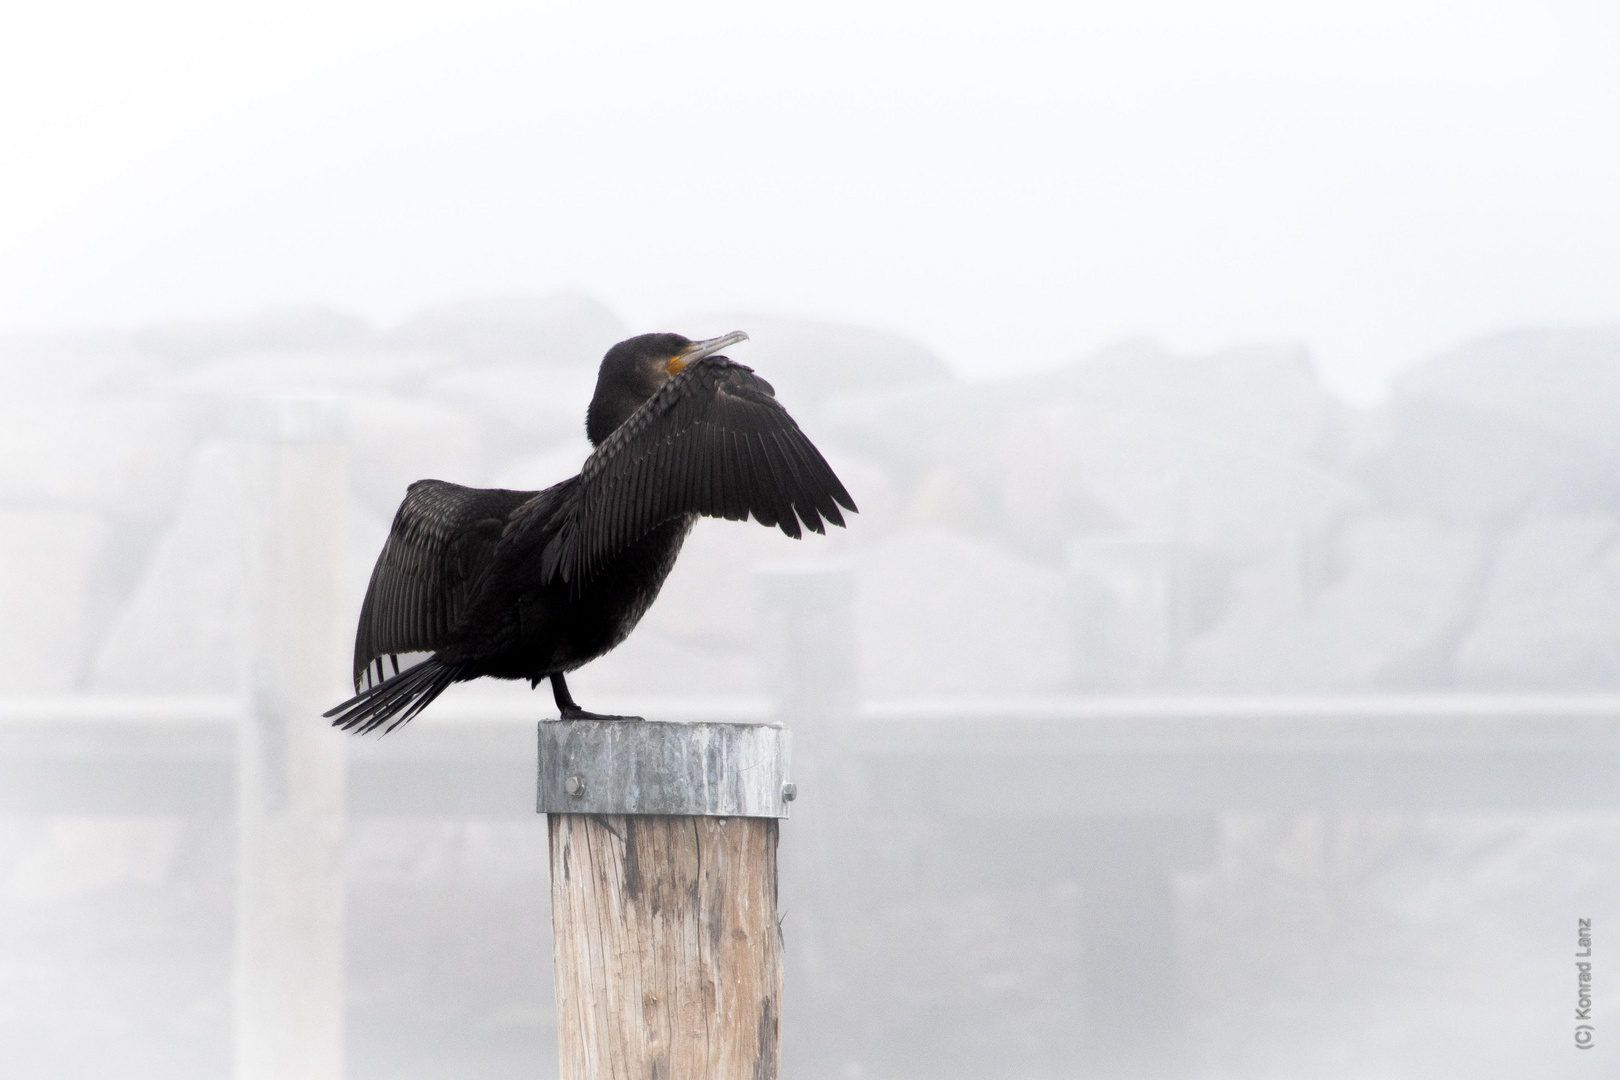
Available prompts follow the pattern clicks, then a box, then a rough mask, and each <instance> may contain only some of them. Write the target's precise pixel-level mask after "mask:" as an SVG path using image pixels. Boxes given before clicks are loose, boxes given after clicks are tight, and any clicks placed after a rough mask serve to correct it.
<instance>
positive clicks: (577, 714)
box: [562, 705, 647, 723]
mask: <svg viewBox="0 0 1620 1080" xmlns="http://www.w3.org/2000/svg"><path fill="white" fill-rule="evenodd" d="M562 719H564V720H639V721H641V722H642V723H646V719H647V718H646V717H644V716H609V715H606V714H604V713H593V712H590V711H588V710H585V709H582V708H580V707H579V706H578V705H575V706H572V707H564V708H563V710H562Z"/></svg>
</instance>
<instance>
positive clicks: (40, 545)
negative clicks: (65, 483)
mask: <svg viewBox="0 0 1620 1080" xmlns="http://www.w3.org/2000/svg"><path fill="white" fill-rule="evenodd" d="M112 541H113V537H112V533H111V530H110V529H109V528H108V526H107V521H106V519H105V518H103V517H102V516H100V515H98V514H93V513H88V512H85V511H75V510H50V509H3V508H0V612H3V613H4V615H3V617H0V693H5V694H48V693H61V692H63V691H68V690H77V689H79V688H80V686H81V682H82V680H83V677H84V668H85V661H86V652H87V651H88V647H89V643H90V641H91V637H92V634H93V631H94V628H95V619H94V617H93V616H94V611H95V601H96V596H95V592H96V587H97V585H98V584H99V580H100V578H101V576H102V570H103V567H102V563H103V560H105V558H106V556H107V548H108V546H109V545H110V544H111V543H112Z"/></svg>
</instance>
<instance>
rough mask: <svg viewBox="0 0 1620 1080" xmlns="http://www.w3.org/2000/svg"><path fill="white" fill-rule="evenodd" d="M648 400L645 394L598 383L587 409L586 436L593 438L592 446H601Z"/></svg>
mask: <svg viewBox="0 0 1620 1080" xmlns="http://www.w3.org/2000/svg"><path fill="white" fill-rule="evenodd" d="M646 400H647V398H646V396H645V395H639V394H635V393H632V392H630V391H627V390H625V389H623V388H620V387H604V386H601V385H598V386H597V388H596V394H595V395H594V396H593V397H592V398H591V405H590V408H588V409H586V410H585V437H586V438H587V439H589V440H591V445H592V446H601V445H602V442H603V440H605V439H606V438H607V437H608V436H609V435H611V434H613V432H614V431H616V430H617V429H618V427H619V425H620V424H622V423H624V422H625V421H626V420H628V419H630V417H631V415H632V414H634V413H635V411H636V410H637V409H639V408H641V406H642V404H643V403H644V402H645V401H646Z"/></svg>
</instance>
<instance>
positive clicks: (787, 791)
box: [782, 784, 799, 802]
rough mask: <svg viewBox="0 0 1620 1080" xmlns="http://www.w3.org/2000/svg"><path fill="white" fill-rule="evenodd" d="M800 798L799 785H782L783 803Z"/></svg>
mask: <svg viewBox="0 0 1620 1080" xmlns="http://www.w3.org/2000/svg"><path fill="white" fill-rule="evenodd" d="M798 797H799V785H798V784H783V785H782V801H783V802H792V801H793V800H794V799H797V798H798Z"/></svg>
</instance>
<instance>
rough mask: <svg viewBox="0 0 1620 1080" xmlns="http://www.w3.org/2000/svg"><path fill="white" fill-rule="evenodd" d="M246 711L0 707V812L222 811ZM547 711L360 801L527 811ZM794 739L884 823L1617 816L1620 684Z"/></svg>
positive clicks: (763, 704)
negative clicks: (974, 818)
mask: <svg viewBox="0 0 1620 1080" xmlns="http://www.w3.org/2000/svg"><path fill="white" fill-rule="evenodd" d="M616 704H622V707H624V708H626V709H629V710H632V711H636V712H639V713H641V714H642V715H646V716H652V717H655V718H658V719H664V720H693V719H708V720H734V721H759V720H763V719H766V718H768V717H769V716H771V714H772V706H771V703H770V702H769V701H767V700H765V699H762V698H716V699H695V698H694V699H648V700H642V701H635V700H626V701H623V702H622V703H616ZM246 708H247V706H246V704H245V703H244V702H242V701H238V700H236V699H231V698H221V697H123V696H120V697H112V696H94V695H70V696H61V697H42V698H12V699H0V813H4V814H7V815H13V816H41V815H47V816H48V815H98V814H124V815H152V814H229V813H232V812H233V810H234V805H235V804H234V802H233V798H234V795H233V792H234V769H235V752H236V732H237V728H238V726H239V725H240V724H241V723H242V721H243V719H244V717H245V716H246ZM543 715H544V714H543V712H542V711H541V710H539V709H538V708H536V707H534V706H531V705H529V704H528V703H526V702H517V701H499V700H489V701H479V700H476V699H467V700H462V701H445V702H441V703H439V704H437V705H435V707H434V709H433V710H432V712H431V713H430V714H429V715H427V716H424V717H422V718H420V719H418V720H417V721H415V722H414V723H413V724H412V725H411V726H410V727H409V728H408V729H406V730H404V731H400V732H396V733H394V734H393V735H390V736H388V737H385V738H375V737H369V738H353V739H349V740H347V742H346V750H347V754H348V775H349V782H348V800H349V807H350V811H351V812H352V813H355V814H357V815H362V816H425V817H448V818H454V817H477V818H485V817H516V816H523V815H528V814H532V813H533V805H534V765H535V763H534V754H535V736H534V723H535V721H536V720H537V719H539V718H540V717H541V716H543ZM310 722H311V723H312V724H318V723H320V722H321V721H320V720H319V719H318V718H316V717H311V720H310ZM795 734H796V738H797V739H798V741H799V742H800V743H801V744H806V743H808V744H810V745H805V746H803V749H806V750H811V751H812V752H814V751H816V750H819V751H820V754H819V756H820V757H821V758H822V759H823V760H824V761H830V762H837V763H838V765H839V767H840V768H845V769H848V770H850V771H851V778H852V779H853V778H855V777H859V780H860V782H859V783H855V784H853V785H851V784H841V785H840V786H841V789H842V791H843V792H844V793H845V797H846V798H850V799H854V800H856V801H858V803H859V804H860V805H859V807H854V806H852V807H850V808H849V809H851V810H854V809H861V810H864V811H867V812H876V813H879V814H882V813H884V812H885V811H888V810H895V811H899V810H901V809H904V810H906V811H908V812H915V811H917V810H926V809H929V808H934V809H937V810H938V811H939V812H940V813H943V814H946V815H949V814H955V813H974V814H979V813H988V814H993V815H998V816H1016V817H1026V816H1027V817H1052V816H1060V817H1061V816H1070V815H1109V814H1167V813H1168V814H1181V813H1208V812H1219V811H1223V810H1270V811H1293V810H1325V811H1335V810H1337V811H1345V812H1354V811H1361V810H1365V811H1386V810H1423V809H1437V810H1438V809H1456V810H1496V809H1537V808H1546V809H1582V808H1594V809H1596V808H1605V807H1614V806H1620V783H1616V779H1617V778H1620V695H1614V694H1536V695H1524V694H1519V695H1481V694H1403V695H1344V696H1328V695H1314V696H1259V695H1255V696H1191V695H1122V696H1085V697H1078V696H1076V697H1042V698H1027V699H1022V700H1005V699H1003V700H995V701H988V700H987V701H975V700H971V699H962V698H953V699H938V700H925V699H916V700H905V701H884V702H867V703H864V704H862V705H860V706H858V707H857V709H856V713H855V716H854V718H853V719H849V720H844V721H838V722H832V723H826V724H822V725H807V726H802V727H799V728H797V729H796V732H795ZM1009 792H1017V793H1018V797H1017V798H1015V799H1013V798H1008V797H1007V796H1008V793H1009Z"/></svg>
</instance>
